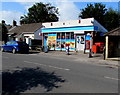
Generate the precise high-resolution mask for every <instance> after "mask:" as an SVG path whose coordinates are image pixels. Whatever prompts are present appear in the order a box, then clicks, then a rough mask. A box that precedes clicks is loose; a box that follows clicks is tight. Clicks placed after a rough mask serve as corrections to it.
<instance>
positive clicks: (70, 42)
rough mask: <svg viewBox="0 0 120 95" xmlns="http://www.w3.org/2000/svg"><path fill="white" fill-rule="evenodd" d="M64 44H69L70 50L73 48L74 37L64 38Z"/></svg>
mask: <svg viewBox="0 0 120 95" xmlns="http://www.w3.org/2000/svg"><path fill="white" fill-rule="evenodd" d="M66 45H69V48H70V50H71V51H74V50H75V39H66Z"/></svg>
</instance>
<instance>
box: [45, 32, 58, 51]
mask: <svg viewBox="0 0 120 95" xmlns="http://www.w3.org/2000/svg"><path fill="white" fill-rule="evenodd" d="M56 36H57V35H56V34H48V39H47V45H48V46H49V48H50V50H53V49H55V46H56Z"/></svg>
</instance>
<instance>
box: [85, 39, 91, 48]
mask: <svg viewBox="0 0 120 95" xmlns="http://www.w3.org/2000/svg"><path fill="white" fill-rule="evenodd" d="M89 49H90V40H86V50H89Z"/></svg>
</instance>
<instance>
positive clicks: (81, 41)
mask: <svg viewBox="0 0 120 95" xmlns="http://www.w3.org/2000/svg"><path fill="white" fill-rule="evenodd" d="M84 48H85V36H84V35H77V36H76V50H77V51H84Z"/></svg>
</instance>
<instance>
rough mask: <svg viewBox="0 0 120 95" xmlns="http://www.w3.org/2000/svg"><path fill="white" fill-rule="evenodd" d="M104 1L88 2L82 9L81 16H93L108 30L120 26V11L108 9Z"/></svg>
mask: <svg viewBox="0 0 120 95" xmlns="http://www.w3.org/2000/svg"><path fill="white" fill-rule="evenodd" d="M105 7H106V6H105V5H104V4H102V3H95V4H87V7H86V8H85V9H82V12H81V14H80V15H79V17H81V18H91V17H94V18H95V19H96V20H97V21H98V22H99V23H100V24H102V25H103V26H104V27H105V28H106V29H107V30H108V31H110V30H112V29H114V28H117V27H119V26H120V13H118V12H117V11H115V10H113V9H112V8H109V9H106V8H105Z"/></svg>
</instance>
